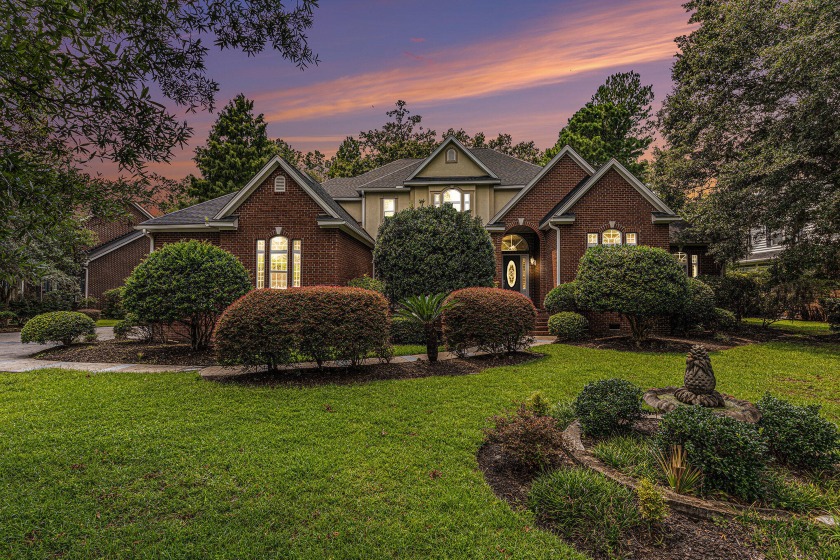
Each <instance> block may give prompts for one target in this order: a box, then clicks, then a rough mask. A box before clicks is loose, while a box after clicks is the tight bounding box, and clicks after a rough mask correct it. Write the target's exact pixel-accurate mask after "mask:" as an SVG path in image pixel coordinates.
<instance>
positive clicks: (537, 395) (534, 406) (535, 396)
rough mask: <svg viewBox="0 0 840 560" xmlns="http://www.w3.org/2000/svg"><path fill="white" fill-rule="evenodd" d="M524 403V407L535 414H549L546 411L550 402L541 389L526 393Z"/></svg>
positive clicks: (549, 407) (549, 406)
mask: <svg viewBox="0 0 840 560" xmlns="http://www.w3.org/2000/svg"><path fill="white" fill-rule="evenodd" d="M524 405H525V409H526V410H530V411H531V412H533V413H534V415H535V416H550V415H549V413H548V412H549V410H550V409H551V403H549V402H548V399H546V398H545V395H543V394H542V392H541V391H534V392H533V393H531V394H530V395H528V398H527V399H525V403H524Z"/></svg>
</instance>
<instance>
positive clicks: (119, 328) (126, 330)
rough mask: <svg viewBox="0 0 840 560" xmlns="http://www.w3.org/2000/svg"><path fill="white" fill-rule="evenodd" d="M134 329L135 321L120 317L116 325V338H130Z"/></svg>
mask: <svg viewBox="0 0 840 560" xmlns="http://www.w3.org/2000/svg"><path fill="white" fill-rule="evenodd" d="M133 330H134V322H133V321H132V320H131V319H120V320H119V321H117V323H116V324H115V325H114V339H116V340H128V337H129V335H131V333H132V332H133Z"/></svg>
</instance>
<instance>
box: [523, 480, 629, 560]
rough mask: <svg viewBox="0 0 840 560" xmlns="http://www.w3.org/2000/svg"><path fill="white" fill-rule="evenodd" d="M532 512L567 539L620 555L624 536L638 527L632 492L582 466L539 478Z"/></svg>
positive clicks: (533, 488)
mask: <svg viewBox="0 0 840 560" xmlns="http://www.w3.org/2000/svg"><path fill="white" fill-rule="evenodd" d="M529 503H530V506H531V509H533V511H534V512H535V513H536V515H537V517H538V518H539V519H541V520H544V521H549V522H550V523H551V524H552V526H553V527H554V528H556V529H557V531H558V532H559V533H560V535H562V536H563V537H565V538H567V539H574V540H576V541H577V540H580V541H583V542H585V543H587V544H588V545H589V546H592V547H593V548H595V549H597V550H599V551H600V552H603V553H606V554H607V555H609V556H613V557H617V556H620V550H621V543H622V540H623V537H624V534H625V533H626V532H627V531H629V530H631V529H633V528H634V527H636V526H638V525H639V523H640V520H639V512H638V509H637V508H636V504H635V502H634V500H633V492H632V491H631V490H629V489H627V488H625V487H624V486H622V485H620V484H618V483H616V482H613V481H612V480H609V479H607V478H606V477H604V476H603V475H601V474H599V473H596V472H594V471H591V470H589V469H586V468H583V467H574V468H571V469H559V470H556V471H554V472H552V473H549V474H546V475H543V476H541V477H539V478H538V479H536V480H535V481H534V483H533V485H532V486H531V491H530V494H529Z"/></svg>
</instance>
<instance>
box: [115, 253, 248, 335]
mask: <svg viewBox="0 0 840 560" xmlns="http://www.w3.org/2000/svg"><path fill="white" fill-rule="evenodd" d="M250 289H251V280H250V278H249V277H248V272H247V271H246V270H245V267H244V266H242V263H241V262H239V259H237V258H236V257H234V256H233V255H231V254H230V253H228V252H227V251H225V250H223V249H220V248H219V247H216V246H215V245H211V244H210V243H204V242H201V241H196V240H191V241H182V242H180V243H171V244H168V245H164V246H163V247H162V248H160V249H158V250H156V251H155V252H153V253H151V254H150V255H149V256H148V257H146V259H145V260H144V261H143V262H141V263H140V264H139V265H137V267H136V268H135V269H134V271H133V272H132V273H131V275H130V276H129V277H128V278H127V279H126V281H125V286H124V287H123V292H122V297H123V309H124V310H125V311H126V312H127V313H132V314H133V315H135V316H136V317H137V321H138V322H141V323H148V324H154V323H158V324H163V325H174V324H180V325H183V326H184V327H186V328H187V330H188V332H189V338H190V345H191V346H192V348H193V349H194V350H198V349H202V348H206V347H207V346H208V345H209V343H210V338H211V336H212V334H213V327H214V326H215V324H216V320H217V319H218V317H219V315H221V314H222V312H223V311H224V310H225V308H226V307H227V306H228V305H230V304H231V303H233V301H235V300H236V299H237V298H239V297H240V296H242V295H244V294H245V293H246V292H248V290H250Z"/></svg>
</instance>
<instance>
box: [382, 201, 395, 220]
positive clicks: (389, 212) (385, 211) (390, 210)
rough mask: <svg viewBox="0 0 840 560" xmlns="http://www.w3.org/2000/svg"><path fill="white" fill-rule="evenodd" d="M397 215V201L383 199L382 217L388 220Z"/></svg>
mask: <svg viewBox="0 0 840 560" xmlns="http://www.w3.org/2000/svg"><path fill="white" fill-rule="evenodd" d="M396 213H397V199H396V198H383V199H382V217H383V218H390V217H391V216H393V215H394V214H396Z"/></svg>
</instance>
